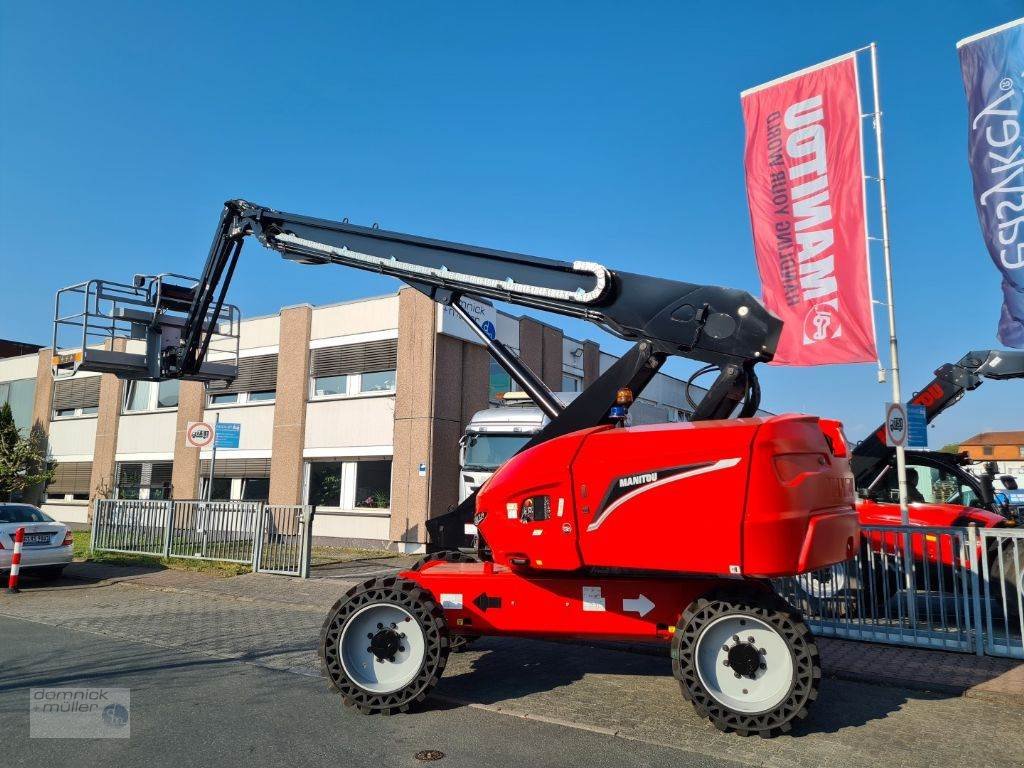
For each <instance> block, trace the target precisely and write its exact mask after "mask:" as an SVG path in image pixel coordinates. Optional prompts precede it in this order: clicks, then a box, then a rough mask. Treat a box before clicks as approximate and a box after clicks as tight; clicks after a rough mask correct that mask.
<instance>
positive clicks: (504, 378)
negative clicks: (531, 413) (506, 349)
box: [487, 357, 517, 403]
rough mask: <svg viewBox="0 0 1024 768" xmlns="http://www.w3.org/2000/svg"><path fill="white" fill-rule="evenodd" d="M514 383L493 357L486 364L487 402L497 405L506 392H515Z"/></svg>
mask: <svg viewBox="0 0 1024 768" xmlns="http://www.w3.org/2000/svg"><path fill="white" fill-rule="evenodd" d="M516 389H517V387H516V383H515V382H514V381H512V377H511V376H509V375H508V372H507V371H506V370H505V369H504V368H502V367H501V366H500V365H499V364H498V361H497V360H495V359H494V358H493V357H492V358H490V361H489V362H488V364H487V399H488V401H489V402H492V403H497V402H498V400H499V399H500V398H501V395H504V394H505V393H506V392H514V391H516Z"/></svg>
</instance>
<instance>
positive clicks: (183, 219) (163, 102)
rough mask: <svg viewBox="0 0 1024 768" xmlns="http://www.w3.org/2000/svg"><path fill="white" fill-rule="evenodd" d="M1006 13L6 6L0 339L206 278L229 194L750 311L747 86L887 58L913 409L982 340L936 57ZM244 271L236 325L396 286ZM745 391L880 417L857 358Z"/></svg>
mask: <svg viewBox="0 0 1024 768" xmlns="http://www.w3.org/2000/svg"><path fill="white" fill-rule="evenodd" d="M485 6H486V7H485ZM1022 14H1024V3H1022V2H1021V0H976V1H975V2H971V3H964V2H951V1H949V0H947V1H946V2H936V3H928V4H924V5H922V4H921V3H917V2H873V1H872V2H867V1H865V2H858V3H842V4H839V3H835V4H833V3H820V4H817V5H815V4H808V3H806V2H799V3H783V2H778V3H761V2H738V3H729V4H717V3H676V2H666V3H632V4H624V3H621V2H591V3H587V4H584V3H556V2H544V3H533V2H517V3H500V4H498V3H470V2H464V3H463V2H443V3H356V2H344V3H342V2H322V3H308V2H292V3H281V2H274V3H266V4H264V3H261V2H258V1H257V0H252V1H251V2H248V3H243V4H237V3H205V2H204V3H196V2H180V3H160V4H156V3H134V2H125V3H109V2H103V1H102V0H98V1H95V2H90V3H29V2H22V3H4V4H2V6H0V26H2V29H0V121H2V123H0V174H2V175H0V185H2V187H0V228H2V232H3V240H2V245H0V249H2V250H0V259H2V264H3V271H2V274H3V281H2V286H0V291H2V296H3V302H2V306H3V310H4V311H3V316H2V317H3V319H2V321H0V336H3V337H8V338H16V339H22V340H27V341H37V342H40V343H46V342H47V341H48V337H49V332H50V331H49V329H50V325H49V323H50V318H51V316H52V311H53V310H52V299H53V291H54V290H55V289H56V288H57V287H60V286H62V285H67V284H70V283H74V282H78V281H80V280H83V279H85V278H89V277H106V278H124V279H128V278H129V277H130V275H131V274H132V273H134V272H161V271H178V272H193V273H194V272H198V271H199V267H200V265H201V263H202V260H203V258H204V257H205V253H206V249H207V247H208V245H209V240H210V237H211V235H212V232H213V228H214V225H215V223H216V220H217V216H218V215H219V211H220V205H221V203H222V202H223V201H224V200H225V199H228V198H231V197H244V198H247V199H250V200H253V201H256V202H260V203H263V204H266V205H270V206H273V207H275V208H279V209H283V210H289V211H295V212H301V213H307V214H311V215H319V216H325V217H335V218H341V217H343V216H348V217H349V218H350V219H351V220H352V221H353V222H357V223H366V224H369V223H372V222H379V223H380V225H381V226H382V227H385V228H388V229H396V230H399V231H406V232H411V233H416V234H423V235H432V236H437V237H443V238H447V239H452V240H460V241H464V242H471V243H479V244H483V245H489V246H493V247H499V248H508V249H511V250H518V251H522V252H526V253H533V254H536V255H539V256H547V257H552V258H560V259H569V260H571V259H577V258H585V259H594V260H598V261H602V262H605V263H607V264H608V265H610V266H612V267H615V266H621V267H625V268H628V269H631V270H633V271H639V272H647V273H650V274H654V275H664V276H666V277H676V278H679V279H683V280H688V281H694V282H707V283H715V284H720V285H729V286H736V287H742V288H746V289H748V290H750V291H752V292H754V293H755V294H758V293H759V283H758V279H757V273H756V270H755V266H754V259H753V254H752V248H751V238H750V226H749V219H748V214H747V207H746V200H745V195H744V189H743V174H742V149H743V131H742V122H741V116H740V107H739V91H740V90H741V89H743V88H745V87H748V86H751V85H754V84H757V83H760V82H763V81H766V80H769V79H771V78H774V77H777V76H779V75H782V74H784V73H787V72H789V71H792V70H795V69H798V68H801V67H804V66H807V65H809V64H812V63H815V62H817V61H819V60H822V59H826V58H829V57H832V56H835V55H837V54H840V53H843V52H845V51H848V50H851V49H853V48H857V47H859V46H861V45H864V44H866V43H868V42H870V41H872V40H876V41H877V42H878V43H879V45H880V60H881V77H882V99H883V107H884V109H885V110H886V116H885V131H886V157H887V162H888V165H889V169H888V170H889V178H890V188H889V190H890V209H891V224H892V237H893V241H892V245H893V255H894V259H895V265H896V290H897V304H898V310H899V318H898V327H899V331H900V335H901V343H902V350H903V366H904V369H905V375H904V393H905V395H907V396H909V394H910V391H911V390H913V389H915V388H918V387H921V386H923V385H924V383H925V382H926V381H928V379H929V378H930V375H931V370H932V369H933V368H934V367H935V366H937V365H938V364H939V363H941V362H945V361H947V360H955V359H957V358H959V357H960V355H961V354H962V353H963V352H965V351H967V350H968V349H970V348H987V347H990V346H994V345H995V344H996V340H995V328H996V320H997V316H998V309H999V302H1000V293H999V285H998V277H997V274H996V271H995V269H994V268H993V266H992V264H991V262H990V261H989V259H988V256H987V255H986V253H985V251H984V248H983V245H982V241H981V237H980V234H979V228H978V223H977V219H976V216H975V212H974V206H973V204H972V199H971V194H970V176H969V173H968V168H967V163H966V147H965V142H966V128H965V105H964V96H963V88H962V86H961V82H960V73H959V68H958V64H957V57H956V53H955V50H954V44H955V42H956V40H957V39H959V38H961V37H964V36H966V35H968V34H972V33H974V32H978V31H980V30H983V29H986V28H988V27H992V26H995V25H997V24H1001V23H1003V22H1005V21H1008V20H1010V19H1013V18H1017V17H1019V16H1021V15H1022ZM869 148H870V147H869ZM244 261H245V263H244V264H243V267H242V268H241V270H240V273H239V275H238V277H237V278H236V284H235V290H234V293H233V297H232V298H233V300H234V301H235V302H236V303H237V304H239V305H240V306H241V307H242V310H243V312H244V313H245V314H247V315H256V314H262V313H266V312H272V311H274V310H275V309H276V308H278V307H280V306H282V305H287V304H294V303H299V302H312V303H328V302H332V301H338V300H342V299H349V298H354V297H359V296H365V295H371V294H380V293H385V292H388V291H391V290H394V289H395V288H396V287H397V284H396V283H395V282H393V281H391V280H388V279H384V278H379V277H375V276H373V275H368V274H364V273H357V272H354V271H345V270H341V269H337V270H334V271H324V270H313V269H310V268H304V267H299V266H297V265H294V264H287V263H285V262H283V261H282V260H280V259H279V258H277V257H276V255H274V254H272V253H270V252H267V251H263V250H262V249H260V248H259V247H257V246H255V245H254V244H250V245H249V246H247V252H246V254H245V260H244ZM875 263H876V266H875V275H876V279H877V276H878V275H879V274H880V272H881V270H880V266H879V262H878V260H877V259H876V262H875ZM876 295H877V296H880V295H882V294H881V290H880V287H879V286H876ZM877 317H878V326H879V330H880V331H881V330H883V329H884V327H885V324H884V314H883V313H882V312H881V309H879V313H878V316H877ZM569 325H570V331H571V332H572V333H574V334H577V335H582V336H591V337H596V338H598V339H599V340H600V341H601V342H602V344H604V345H605V346H606V347H607V348H610V349H612V350H615V351H618V350H621V349H622V348H623V345H622V344H621V343H620V342H617V340H614V339H610V338H609V337H606V336H604V335H603V334H601V333H600V332H598V331H596V330H595V329H592V328H591V327H589V326H585V325H573V324H569ZM882 341H883V343H884V339H883V340H882ZM693 367H694V366H692V365H691V364H689V363H688V362H687V361H677V362H673V363H672V364H671V365H670V366H669V369H668V370H669V371H670V372H672V373H676V374H685V373H687V372H688V371H690V370H692V368H693ZM762 368H763V369H766V367H765V366H762ZM762 384H763V388H764V393H765V401H764V402H765V405H766V407H768V408H771V409H773V410H775V411H807V412H812V413H819V414H824V415H830V416H838V417H840V418H842V419H843V420H844V422H845V423H846V425H847V432H848V434H849V435H850V436H851V437H852V438H855V439H859V438H860V437H861V436H863V435H864V434H865V433H866V432H867V431H868V430H869V429H870V428H872V427H873V426H874V425H875V424H877V423H878V422H879V421H881V412H882V405H881V404H882V402H883V401H884V400H886V399H888V387H887V386H882V385H879V384H878V383H876V372H875V368H874V367H873V366H871V365H862V366H845V367H831V368H812V369H778V368H772V369H766V370H765V371H764V374H763V376H762ZM1022 402H1024V382H1010V383H997V382H989V383H988V384H986V385H985V386H984V387H983V388H982V389H980V390H979V391H978V392H976V393H974V394H973V395H971V396H968V398H967V399H966V400H965V401H964V402H963V403H961V404H960V405H959V406H957V407H956V408H955V409H954V410H953V411H951V412H950V413H947V414H945V415H944V416H943V417H942V418H940V420H939V422H938V424H937V426H936V428H935V429H933V430H932V433H931V440H932V445H933V446H938V445H941V444H943V443H945V442H948V441H953V440H958V439H961V438H964V437H967V436H968V435H969V434H973V433H974V432H977V431H981V430H988V429H999V428H1017V429H1021V428H1024V407H1022V405H1021V403H1022Z"/></svg>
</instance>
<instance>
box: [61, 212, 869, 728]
mask: <svg viewBox="0 0 1024 768" xmlns="http://www.w3.org/2000/svg"><path fill="white" fill-rule="evenodd" d="M247 237H255V238H257V239H258V240H259V241H260V242H261V243H263V244H264V245H265V246H267V247H268V248H272V249H274V250H277V251H279V252H280V253H281V254H282V255H283V256H284V257H285V258H287V259H292V260H295V261H298V262H301V263H304V264H338V265H342V266H350V267H354V268H357V269H363V270H369V271H373V272H378V273H380V274H385V275H390V276H393V277H396V278H398V279H400V280H402V281H403V282H405V283H407V284H408V285H410V286H412V287H413V288H415V289H417V290H419V291H421V292H422V293H423V294H425V295H427V296H428V297H430V298H431V299H433V300H434V301H436V302H438V303H440V304H443V305H449V306H451V307H452V308H453V310H454V311H455V312H456V313H457V314H459V315H460V316H462V317H463V319H465V320H467V322H469V323H470V327H471V328H472V329H473V330H474V332H475V333H476V335H477V336H478V338H479V339H480V340H481V342H482V343H484V344H485V345H486V346H487V348H488V349H489V351H490V352H491V354H492V355H493V356H494V358H495V359H496V360H497V361H498V362H499V363H500V364H501V365H502V366H503V367H504V368H505V369H506V370H507V371H508V373H509V375H510V376H512V377H513V378H514V379H515V380H516V381H517V382H518V383H519V384H520V386H521V387H522V388H523V389H524V390H526V391H527V392H529V393H530V395H531V397H532V398H533V400H534V402H536V403H537V404H538V405H539V406H540V407H541V408H543V409H544V410H545V412H546V413H547V415H548V417H549V419H550V421H549V423H548V424H547V425H546V426H545V427H544V429H543V430H542V431H541V432H540V433H539V434H537V435H536V436H535V437H534V438H533V439H532V440H531V441H530V442H529V443H528V444H527V445H526V446H525V447H524V448H523V449H522V450H521V451H520V452H519V453H517V454H516V455H515V456H513V457H512V458H511V459H510V460H509V461H507V462H506V463H505V464H504V465H502V466H501V467H500V468H499V469H498V470H497V471H496V472H495V473H494V475H493V476H492V477H491V478H490V480H489V481H488V482H487V483H486V484H485V486H484V487H483V488H482V489H481V491H480V493H479V494H478V496H477V497H475V498H471V499H469V500H467V502H466V503H465V504H464V505H463V507H462V508H460V509H459V510H456V513H455V514H454V516H442V517H440V518H438V519H437V520H436V521H434V524H433V525H432V526H429V527H430V530H431V536H432V539H433V543H434V545H437V544H439V543H444V542H446V541H447V540H449V539H451V540H454V539H455V538H456V535H455V534H458V533H461V531H460V530H459V529H460V528H461V523H463V522H468V521H472V522H473V523H475V524H476V525H477V526H478V528H479V530H480V533H481V535H482V536H483V537H484V538H485V539H486V541H487V543H488V545H489V550H488V553H489V555H490V559H489V560H486V561H483V560H480V559H477V558H474V557H471V556H467V555H464V554H462V553H461V552H458V551H454V552H447V553H435V554H432V555H428V556H427V557H425V558H424V559H423V560H422V561H421V562H420V563H418V564H417V565H416V566H415V567H413V568H411V569H409V570H407V571H404V572H402V573H400V574H399V575H398V576H397V577H395V578H386V579H375V580H371V581H369V582H366V583H365V584H362V585H360V586H358V587H355V588H353V589H352V590H350V591H349V592H348V593H347V594H346V595H345V596H344V597H342V599H341V600H339V601H338V603H337V604H336V605H335V606H334V607H333V608H332V609H331V611H330V613H329V614H328V616H327V619H326V621H325V622H324V625H323V631H322V633H321V643H320V653H321V657H322V659H323V663H324V668H325V671H326V674H327V676H328V678H329V679H330V681H331V684H332V685H333V686H334V688H335V689H336V690H337V691H338V692H340V693H341V695H342V697H343V698H344V700H345V703H346V704H349V705H352V706H355V707H358V708H359V709H360V710H361V711H364V712H367V713H386V714H390V713H393V712H398V711H405V710H407V709H408V708H409V707H410V706H413V705H415V704H416V703H418V702H421V701H422V700H423V699H424V698H425V697H426V695H427V694H428V693H429V691H430V690H431V689H432V688H433V686H434V685H435V684H436V683H437V681H438V678H439V676H440V675H441V673H442V671H443V669H444V666H445V663H446V661H447V657H448V653H449V651H450V649H451V641H452V638H453V636H454V637H465V638H470V637H474V636H478V635H482V634H495V635H502V634H506V635H509V634H512V635H530V636H546V637H566V636H583V637H606V638H627V639H628V638H646V639H661V640H663V641H665V642H670V643H671V644H672V656H673V665H672V666H673V673H674V674H675V676H676V677H677V678H678V680H679V683H680V686H681V688H682V691H683V694H684V696H685V698H686V699H687V700H689V701H690V702H692V703H693V705H694V707H695V708H696V710H697V712H698V713H699V714H700V715H701V716H703V717H706V718H708V719H710V720H712V721H713V722H714V723H715V724H716V725H717V726H718V727H720V728H722V729H724V730H733V731H736V732H738V733H741V734H750V733H757V734H760V735H763V736H771V735H775V734H778V733H781V732H784V731H786V730H788V729H789V728H790V726H791V723H792V721H793V720H796V719H799V718H802V717H804V716H805V715H806V714H807V708H808V706H809V705H810V703H811V702H812V701H813V700H814V699H815V697H816V695H817V685H818V680H819V678H820V676H821V671H820V665H819V662H818V654H817V649H816V647H815V644H814V642H813V639H812V637H811V635H810V633H809V631H808V629H807V627H806V625H805V624H804V623H803V621H802V619H801V617H800V615H799V613H798V612H797V611H795V610H794V609H793V608H792V607H791V606H789V605H787V604H786V603H784V602H783V601H781V600H780V599H779V598H778V597H777V596H775V594H774V593H773V592H772V591H771V589H770V587H769V586H768V584H767V579H769V578H772V577H776V576H788V575H794V574H796V573H803V572H807V571H813V570H817V569H820V568H824V567H827V566H829V565H831V564H834V563H837V562H840V561H842V560H844V559H847V558H849V557H850V556H852V555H853V553H854V552H856V551H857V549H858V546H859V529H858V526H857V521H856V513H855V512H854V507H853V501H854V496H853V478H852V474H851V473H850V469H849V460H848V454H847V448H846V444H845V442H844V439H843V436H842V430H841V427H840V425H839V424H838V422H834V421H830V420H827V419H819V418H817V417H813V416H796V415H789V416H778V417H771V418H763V417H754V414H755V413H756V411H757V408H758V405H759V402H758V401H759V393H760V389H759V387H758V385H757V375H756V372H755V366H756V365H757V363H759V362H766V361H768V360H771V358H772V355H773V354H774V351H775V347H776V344H777V342H778V338H779V333H780V331H781V327H782V325H781V322H780V321H779V320H778V319H777V318H776V317H774V316H773V315H771V314H770V313H769V312H768V311H767V310H766V309H765V308H764V307H763V306H762V305H761V304H760V302H758V301H757V300H756V299H755V298H754V297H752V296H751V295H750V294H748V293H746V292H745V291H740V290H735V289H730V288H720V287H716V286H704V285H695V284H691V283H685V282H680V281H676V280H668V279H662V278H655V277H648V276H644V275H638V274H634V273H629V272H623V271H619V270H614V269H611V268H609V267H606V266H604V265H603V264H601V263H598V261H597V260H588V261H575V262H571V263H570V262H563V261H553V260H547V259H538V258H534V257H529V256H524V255H521V254H517V253H511V252H508V251H498V250H492V249H487V248H480V247H476V246H469V245H461V244H457V243H450V242H445V241H440V240H433V239H428V238H422V237H414V236H410V235H402V234H398V233H394V232H386V231H383V230H379V229H377V228H375V227H374V228H367V227H358V226H354V225H352V224H349V223H347V222H333V221H327V220H323V219H316V218H310V217H307V216H299V215H295V214H286V213H281V212H279V211H275V210H273V209H270V208H265V207H262V206H257V205H252V204H250V203H247V202H244V201H241V200H233V201H229V202H228V203H226V205H225V208H224V210H223V212H222V214H221V217H220V221H219V224H218V227H217V230H216V233H215V235H214V239H213V243H212V245H211V248H210V252H209V256H208V258H207V262H206V265H205V267H204V270H203V273H202V275H201V277H200V278H199V279H198V280H197V281H195V283H194V284H193V285H191V286H190V287H188V289H187V290H186V291H179V292H178V294H177V296H176V302H175V304H174V305H173V306H171V305H170V304H169V303H167V302H161V301H159V300H155V301H154V302H153V303H152V307H151V309H152V312H151V316H150V317H149V319H148V321H145V320H144V319H142V320H138V321H137V324H138V325H140V326H142V327H141V328H138V329H135V330H137V331H138V333H137V335H138V336H140V337H141V336H142V335H145V336H146V338H148V339H150V342H151V343H150V344H149V346H148V347H147V351H146V353H145V361H144V364H140V363H139V361H135V363H133V364H132V365H126V366H125V367H124V370H123V371H121V374H122V375H124V376H126V377H140V375H141V374H140V373H139V372H140V370H145V371H147V372H148V373H147V375H150V376H154V377H156V378H168V377H196V376H200V375H201V374H202V372H203V371H204V366H207V367H208V366H209V362H207V356H208V354H210V350H211V348H212V346H213V341H214V339H215V337H216V335H217V333H218V332H219V331H221V330H222V329H221V327H220V325H219V324H218V323H217V322H212V321H211V318H217V317H220V315H221V314H222V313H223V312H224V311H225V308H226V307H229V306H230V305H228V304H227V302H226V296H227V291H228V287H229V285H230V282H231V279H232V277H233V275H234V272H235V269H236V267H237V264H238V261H239V257H240V254H241V249H242V243H243V241H244V240H245V238H247ZM147 279H149V278H147ZM182 296H184V297H185V299H184V301H183V300H182ZM462 296H472V297H478V298H484V299H492V300H497V301H505V302H509V303H513V304H517V305H519V306H524V307H529V308H533V309H538V310H543V311H548V312H554V313H556V314H560V315H564V316H568V317H575V318H580V319H584V320H587V321H589V322H592V323H595V324H596V325H598V326H600V327H602V328H605V329H606V330H608V331H609V332H611V333H613V334H615V335H617V336H619V337H621V338H623V339H627V340H630V341H632V342H633V343H634V344H633V347H632V348H631V349H630V350H629V351H628V352H627V353H626V354H625V355H623V357H622V358H620V359H619V360H618V361H617V362H616V363H615V364H614V365H612V366H611V367H610V368H609V369H608V370H606V371H605V372H604V373H603V374H602V375H601V376H599V377H598V378H597V380H596V381H595V382H594V383H593V384H591V385H590V386H589V387H588V388H587V389H586V390H585V391H584V392H583V393H581V394H580V395H579V396H578V397H577V398H576V399H575V400H573V401H572V402H571V403H570V404H568V405H566V406H563V405H562V404H561V402H560V401H558V399H557V398H556V397H555V396H554V395H553V393H551V392H550V390H548V388H547V387H546V386H544V384H543V382H542V381H541V380H540V379H539V378H538V377H537V376H536V374H534V372H532V371H530V369H529V368H528V367H527V366H525V365H523V364H522V363H521V362H520V361H519V359H518V358H517V357H516V356H515V355H514V354H512V353H511V351H509V350H508V349H507V348H506V347H505V346H504V345H503V344H501V342H500V341H497V340H493V339H490V338H489V337H488V336H487V334H485V333H484V332H483V330H482V329H481V328H479V327H478V326H477V325H476V324H475V323H473V321H472V320H471V319H470V318H469V317H468V315H467V314H466V313H465V312H463V311H462V308H461V306H460V305H459V299H460V298H461V297H462ZM87 313H88V312H87ZM133 317H136V318H137V317H138V316H137V315H135V316H133ZM172 317H173V318H174V320H173V322H171V320H170V319H169V318H172ZM164 325H168V326H173V327H174V332H173V333H170V334H168V337H167V343H161V342H160V336H161V328H162V327H163V326H164ZM154 340H155V341H154ZM86 352H87V350H83V354H82V359H81V360H80V361H79V366H80V367H82V368H85V369H88V368H89V367H90V366H91V365H93V363H91V362H90V361H91V356H90V355H89V354H86ZM672 355H677V356H682V357H687V358H691V359H694V360H699V361H702V362H704V363H706V364H709V365H711V366H714V367H716V368H717V369H718V377H717V379H716V381H715V382H714V384H713V385H712V386H711V388H710V389H709V391H708V392H707V393H706V394H705V396H704V397H703V399H702V400H701V401H700V402H699V403H697V404H696V408H695V413H694V417H693V422H691V423H685V424H664V425H655V426H641V427H628V428H625V427H621V426H619V421H618V419H617V418H616V414H615V413H614V412H613V411H612V409H613V406H616V404H617V403H620V404H621V403H628V402H629V401H630V400H631V398H632V397H634V396H638V395H639V394H640V392H641V391H642V390H643V388H644V387H645V386H646V385H647V384H648V383H649V382H650V380H651V378H652V377H653V376H654V374H655V373H656V372H657V371H658V369H659V368H660V367H661V365H662V364H663V363H664V361H665V359H666V358H667V357H669V356H672ZM57 357H58V359H60V355H59V354H58V355H57ZM105 370H111V367H110V365H109V361H108V365H107V368H105ZM399 375H401V373H399ZM626 390H628V391H626ZM737 412H738V416H739V417H740V418H732V417H733V415H734V414H737ZM452 450H453V452H454V451H455V450H456V446H454V445H453V446H452ZM439 540H440V541H439Z"/></svg>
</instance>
